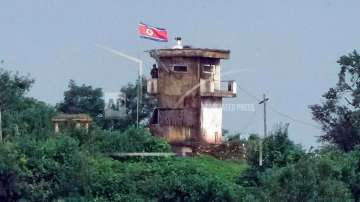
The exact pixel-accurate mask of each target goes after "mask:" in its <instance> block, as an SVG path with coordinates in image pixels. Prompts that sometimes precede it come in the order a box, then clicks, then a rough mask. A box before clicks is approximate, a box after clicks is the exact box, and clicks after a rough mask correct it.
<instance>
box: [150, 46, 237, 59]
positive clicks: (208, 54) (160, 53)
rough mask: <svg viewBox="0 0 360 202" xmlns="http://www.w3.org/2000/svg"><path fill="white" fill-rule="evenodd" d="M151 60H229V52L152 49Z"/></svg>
mask: <svg viewBox="0 0 360 202" xmlns="http://www.w3.org/2000/svg"><path fill="white" fill-rule="evenodd" d="M150 56H151V57H153V58H164V57H203V58H217V59H229V58H230V50H221V49H208V48H183V49H153V50H150Z"/></svg>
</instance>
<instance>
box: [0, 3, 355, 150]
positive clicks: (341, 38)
mask: <svg viewBox="0 0 360 202" xmlns="http://www.w3.org/2000/svg"><path fill="white" fill-rule="evenodd" d="M0 5H1V6H0V25H1V27H0V30H1V31H0V59H3V60H5V62H6V66H7V67H8V68H10V69H11V70H14V71H15V70H17V71H19V72H21V73H22V74H27V73H29V74H30V75H31V76H32V77H34V78H35V79H36V83H35V85H34V87H33V88H32V90H31V92H30V96H34V97H36V98H38V99H40V100H43V101H46V102H48V103H50V104H55V103H56V102H59V101H60V100H61V99H62V95H63V91H64V90H65V89H66V86H67V83H68V81H69V79H74V80H75V81H77V82H78V83H80V84H81V83H86V84H90V85H93V86H94V87H101V88H103V89H104V91H105V92H114V91H117V90H119V89H120V88H121V86H123V85H125V84H126V83H128V82H130V81H133V80H134V79H136V74H137V72H136V71H137V70H136V68H137V65H136V64H135V63H133V62H130V61H128V60H126V59H123V58H120V57H118V56H114V55H111V54H109V53H108V52H105V51H103V50H101V49H99V48H97V47H96V46H95V44H101V45H105V46H108V47H111V48H114V49H117V50H120V51H122V52H125V53H127V54H129V55H132V56H135V57H138V58H140V59H142V60H144V61H145V69H146V72H147V73H148V71H149V69H150V67H151V65H152V63H153V62H154V61H153V60H152V59H151V58H150V57H149V56H148V54H147V53H146V52H144V51H145V50H149V49H153V48H165V47H171V46H172V45H173V44H174V41H173V40H172V39H173V38H174V37H175V36H181V37H182V38H183V41H184V43H185V44H189V45H192V46H194V47H199V48H219V49H230V50H231V56H230V57H231V58H230V59H229V60H227V61H223V63H222V69H223V72H224V73H225V72H227V71H238V70H241V72H239V73H236V74H235V73H233V74H229V75H226V77H224V79H235V80H236V81H237V83H238V85H239V86H240V88H241V89H244V90H246V91H248V92H250V94H251V95H252V96H255V97H258V99H254V98H253V97H251V96H250V95H249V94H247V93H245V92H244V91H242V90H241V89H238V97H237V98H236V99H226V100H225V103H228V104H253V105H254V106H255V112H241V111H240V112H239V111H236V112H224V128H226V129H230V130H231V131H239V132H242V133H244V134H245V133H252V132H254V133H260V134H262V131H263V128H262V124H263V122H262V108H261V106H259V105H258V104H257V103H258V101H259V100H260V99H261V96H262V94H263V93H266V94H267V95H268V96H269V97H270V102H269V104H271V106H273V108H275V110H277V111H279V112H280V113H284V114H286V115H289V116H291V117H292V118H295V119H298V120H301V121H303V122H306V123H310V124H313V125H317V124H316V123H315V122H314V121H312V120H311V114H310V110H309V109H308V106H309V105H311V104H315V103H319V102H320V101H321V95H322V94H323V93H324V92H325V91H326V90H327V89H328V88H329V87H331V86H333V85H335V83H336V81H337V73H338V71H339V66H338V65H337V63H336V61H337V59H338V58H339V57H340V56H341V55H344V54H348V53H349V52H351V51H352V50H354V49H359V39H360V37H359V36H360V26H359V23H358V20H359V19H360V12H359V10H360V1H357V0H353V1H352V0H346V1H340V0H337V1H335V0H323V1H320V0H319V1H314V0H308V1H305V0H303V1H285V0H273V1H240V0H238V1H235V0H233V1H230V0H229V1H219V0H216V1H215V0H201V1H165V0H162V1H160V0H158V1H145V0H144V1H135V0H129V1H115V0H112V1H110V0H108V1H107V0H105V1H95V0H94V1H91V0H78V1H70V0H66V1H65V0H63V1H60V0H43V1H40V0H39V1H35V0H33V1H21V0H4V1H2V2H1V4H0ZM139 22H144V23H148V24H151V25H155V26H158V27H163V28H166V29H168V31H169V35H170V38H171V40H170V41H169V42H168V43H160V42H154V41H150V40H146V39H142V38H139V37H138V35H137V25H138V23H139ZM268 120H269V121H268V125H269V128H270V129H271V128H273V127H274V125H275V124H276V123H279V122H283V123H287V122H288V123H290V129H289V132H290V138H291V139H292V140H294V141H295V142H296V143H301V144H303V145H304V146H307V147H309V146H311V145H317V143H316V139H317V138H316V137H315V136H319V135H320V134H321V131H320V130H318V129H316V128H314V127H312V126H310V125H304V124H301V123H299V122H296V121H293V120H290V119H289V118H287V117H285V116H282V115H280V114H279V113H277V112H275V111H274V110H273V109H269V112H268Z"/></svg>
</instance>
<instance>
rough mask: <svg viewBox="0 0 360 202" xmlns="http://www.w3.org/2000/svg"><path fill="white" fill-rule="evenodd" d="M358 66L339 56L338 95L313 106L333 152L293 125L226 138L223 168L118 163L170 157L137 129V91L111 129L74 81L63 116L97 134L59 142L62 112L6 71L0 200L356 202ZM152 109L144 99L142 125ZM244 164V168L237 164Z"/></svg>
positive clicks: (210, 161)
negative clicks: (88, 124) (299, 140)
mask: <svg viewBox="0 0 360 202" xmlns="http://www.w3.org/2000/svg"><path fill="white" fill-rule="evenodd" d="M359 61H360V56H359V55H358V53H357V52H356V51H354V52H353V53H352V54H350V55H348V56H343V57H342V58H341V59H340V60H339V63H340V64H341V65H342V69H341V71H340V74H339V82H338V84H337V86H336V88H331V89H330V90H329V92H327V93H326V94H325V95H324V97H325V99H326V101H325V102H324V103H322V104H321V105H314V106H312V107H311V109H312V113H313V115H314V119H315V120H317V121H319V122H320V123H321V124H322V126H323V130H324V132H325V134H324V135H322V136H321V140H322V141H324V142H326V143H327V145H325V146H324V147H322V148H320V149H318V150H310V151H305V150H304V149H303V148H302V147H301V146H300V145H296V144H294V143H293V142H292V141H291V140H290V139H289V137H288V125H285V126H281V125H280V126H279V127H277V128H275V130H273V131H272V132H271V133H270V135H269V136H267V137H265V138H260V137H259V136H257V135H250V136H249V137H248V138H247V139H240V136H239V134H236V135H233V136H231V137H228V138H227V141H226V142H225V143H224V144H223V145H220V146H219V147H218V150H217V151H215V152H217V154H212V155H213V156H215V157H217V158H219V159H222V160H219V159H216V158H214V157H211V156H196V157H187V158H182V157H151V158H149V157H127V158H116V159H114V158H113V157H114V156H115V154H117V153H119V152H120V153H121V152H122V153H127V152H169V151H170V146H169V145H168V143H167V142H166V141H165V140H163V139H159V138H156V137H154V136H152V135H151V134H150V133H149V131H148V129H147V128H134V127H133V125H135V120H136V92H137V88H138V86H137V85H133V84H129V85H128V86H126V87H124V88H123V89H122V90H121V91H122V92H123V93H125V94H126V95H127V103H128V105H127V115H128V116H127V117H126V118H125V119H122V120H117V121H116V122H112V123H111V124H110V125H111V128H112V129H115V130H111V131H110V130H106V129H108V128H109V125H107V123H108V121H105V120H104V119H102V116H101V114H102V113H103V109H104V108H103V100H102V98H101V96H102V90H101V89H100V88H93V87H91V86H86V85H82V86H78V85H76V84H75V82H73V81H71V82H70V84H69V90H67V91H66V92H65V94H64V95H65V99H64V102H62V103H60V104H59V105H58V108H57V109H59V110H60V111H61V112H66V113H87V114H90V115H91V116H93V118H95V119H96V123H97V126H100V127H97V126H96V125H95V126H94V127H92V128H91V129H90V130H89V131H86V130H83V129H81V128H80V129H72V128H67V129H66V130H62V133H58V134H54V133H53V132H52V128H51V122H50V120H51V117H53V116H54V115H55V114H56V113H57V112H56V108H55V107H52V106H49V105H47V104H46V103H43V102H40V101H38V100H36V99H33V98H29V97H26V92H27V91H28V90H29V88H30V86H31V84H32V83H33V80H32V79H30V78H29V77H27V76H25V77H24V76H21V75H19V74H16V73H15V74H14V73H11V72H8V71H4V70H1V71H0V93H1V94H0V95H1V96H0V105H1V106H0V107H1V108H0V112H2V120H3V123H2V126H3V127H2V128H3V131H4V134H5V138H4V139H3V140H2V141H1V143H0V201H5V202H6V201H36V202H37V201H97V202H99V201H360V146H359V143H360V142H359V141H360V138H359V130H358V129H359V127H360V126H359V125H358V123H359V121H358V120H359V117H358V106H359V103H360V101H359V96H358V94H359V93H358V92H360V90H359V89H360V88H359V87H360V82H359V81H358V78H359V72H360V66H359V64H360V63H359ZM349 76H350V78H348V77H349ZM142 90H143V91H145V89H142ZM348 92H350V94H347V95H346V93H348ZM349 97H351V99H349ZM155 102H156V101H155V100H154V99H152V98H150V97H149V95H147V94H145V93H144V94H143V99H142V106H141V112H140V120H142V122H143V123H145V122H146V120H147V119H148V118H149V115H150V112H151V111H152V109H153V107H154V106H155ZM104 129H105V130H104ZM260 143H262V145H263V164H262V166H259V145H260ZM244 156H246V162H244V161H243V160H240V159H242V158H243V157H244ZM229 159H232V160H229Z"/></svg>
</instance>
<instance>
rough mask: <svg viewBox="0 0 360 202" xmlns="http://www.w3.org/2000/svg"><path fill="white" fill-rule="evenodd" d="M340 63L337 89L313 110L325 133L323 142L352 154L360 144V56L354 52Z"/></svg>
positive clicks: (315, 118) (340, 60) (328, 93)
mask: <svg viewBox="0 0 360 202" xmlns="http://www.w3.org/2000/svg"><path fill="white" fill-rule="evenodd" d="M338 63H339V65H340V71H339V74H338V77H339V78H338V82H337V84H336V86H335V87H333V88H330V89H329V90H328V91H327V92H326V93H325V94H324V95H323V98H325V100H324V101H323V102H322V103H321V104H316V105H312V106H310V109H311V111H312V114H313V119H314V120H316V121H318V122H319V123H320V124H321V125H322V129H323V131H324V133H325V134H323V135H321V136H320V140H321V141H325V142H329V143H332V144H335V145H336V146H338V148H340V149H342V150H344V151H350V150H352V149H353V148H354V147H355V146H356V145H359V144H360V130H359V128H360V122H359V119H360V55H359V53H358V52H357V51H356V50H354V51H353V52H352V53H350V54H348V55H344V56H342V57H340V59H339V60H338Z"/></svg>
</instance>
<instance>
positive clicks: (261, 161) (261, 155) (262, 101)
mask: <svg viewBox="0 0 360 202" xmlns="http://www.w3.org/2000/svg"><path fill="white" fill-rule="evenodd" d="M267 101H269V98H267V97H266V95H265V93H264V95H263V99H262V100H261V101H260V102H259V104H263V105H264V137H263V138H265V137H266V136H267V125H266V102H267ZM262 163H263V140H262V138H260V149H259V166H262Z"/></svg>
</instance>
